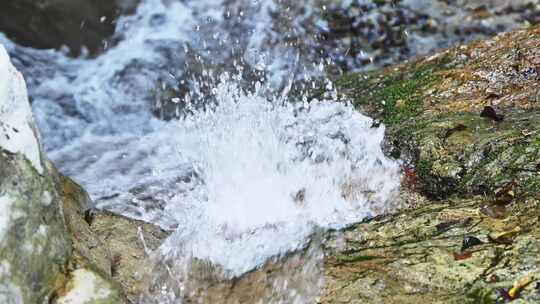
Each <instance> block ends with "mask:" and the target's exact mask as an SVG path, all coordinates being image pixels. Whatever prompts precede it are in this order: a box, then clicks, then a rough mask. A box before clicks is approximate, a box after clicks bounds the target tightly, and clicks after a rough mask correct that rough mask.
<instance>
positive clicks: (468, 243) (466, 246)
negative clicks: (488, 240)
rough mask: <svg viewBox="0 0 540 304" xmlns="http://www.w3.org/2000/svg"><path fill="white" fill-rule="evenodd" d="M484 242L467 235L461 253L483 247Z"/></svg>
mask: <svg viewBox="0 0 540 304" xmlns="http://www.w3.org/2000/svg"><path fill="white" fill-rule="evenodd" d="M483 243H484V242H482V241H481V240H480V239H479V238H477V237H474V236H472V235H467V236H465V237H464V238H463V244H462V245H461V251H465V250H467V249H469V248H471V247H473V246H477V245H481V244H483Z"/></svg>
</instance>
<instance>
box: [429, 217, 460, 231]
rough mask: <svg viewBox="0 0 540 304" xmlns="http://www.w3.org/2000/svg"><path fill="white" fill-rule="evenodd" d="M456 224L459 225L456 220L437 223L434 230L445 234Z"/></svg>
mask: <svg viewBox="0 0 540 304" xmlns="http://www.w3.org/2000/svg"><path fill="white" fill-rule="evenodd" d="M458 223H459V221H458V220H454V221H448V222H443V223H439V224H437V225H435V228H437V232H445V231H447V230H448V229H450V228H451V227H452V226H455V225H456V224H458Z"/></svg>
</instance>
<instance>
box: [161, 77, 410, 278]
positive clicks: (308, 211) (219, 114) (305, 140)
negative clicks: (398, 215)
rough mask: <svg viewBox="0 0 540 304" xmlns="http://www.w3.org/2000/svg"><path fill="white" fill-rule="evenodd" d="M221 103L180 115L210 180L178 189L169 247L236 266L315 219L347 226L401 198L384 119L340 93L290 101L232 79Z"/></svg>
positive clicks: (310, 226)
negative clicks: (340, 98) (385, 145)
mask: <svg viewBox="0 0 540 304" xmlns="http://www.w3.org/2000/svg"><path fill="white" fill-rule="evenodd" d="M214 92H215V94H216V97H217V100H218V101H219V103H218V105H217V106H216V107H215V108H212V109H210V110H206V111H201V112H198V113H197V114H195V115H194V116H192V117H188V118H187V119H185V120H182V121H180V122H179V123H178V124H177V126H176V128H175V130H174V131H175V134H176V135H175V137H176V138H175V146H176V150H177V151H179V153H178V157H179V159H181V160H183V161H184V162H187V163H190V164H193V165H194V170H195V172H196V173H197V176H199V177H200V178H201V180H202V181H203V183H201V185H200V186H199V187H196V188H195V190H194V191H190V192H187V194H186V195H180V196H173V197H171V198H170V200H169V205H168V206H167V208H166V213H167V214H169V215H172V216H173V217H174V218H175V220H176V221H177V223H178V229H177V230H176V232H175V233H174V234H173V236H172V237H171V238H170V239H169V240H168V241H167V242H166V244H165V245H164V246H162V250H163V251H164V252H166V253H167V254H176V255H180V256H186V255H189V254H192V255H193V256H194V257H196V258H199V259H205V260H209V261H211V262H213V263H215V264H218V265H221V266H222V267H223V268H224V269H225V270H227V271H229V272H231V274H233V275H238V274H241V273H243V272H245V271H248V270H251V269H253V268H255V267H256V266H257V265H260V264H261V263H263V262H264V261H265V260H266V259H267V258H269V257H272V256H276V255H279V254H283V253H286V252H289V251H291V250H295V249H298V248H300V247H301V246H303V245H304V244H305V242H306V241H307V240H308V237H309V235H310V234H311V233H313V232H314V229H316V228H326V229H328V228H340V227H344V226H346V225H349V224H352V223H354V222H357V221H359V220H361V219H363V218H365V217H367V216H372V215H374V214H376V213H380V212H381V211H382V210H383V209H386V208H391V207H394V204H395V203H396V191H397V189H398V186H399V167H398V163H397V162H395V161H391V160H389V159H387V158H386V157H385V156H384V155H383V153H382V150H381V142H382V139H383V136H384V128H372V127H371V126H372V120H371V119H370V118H367V117H365V116H363V115H361V114H359V113H357V112H356V111H355V110H354V109H353V108H352V107H350V106H348V105H346V104H342V103H337V102H333V101H316V100H315V101H312V102H311V103H309V104H292V103H289V102H287V100H282V99H276V100H270V101H269V100H267V99H265V98H263V97H261V96H259V95H258V94H257V92H254V93H245V92H242V91H241V90H240V89H239V88H238V87H236V86H235V85H232V84H230V83H229V82H227V81H226V80H225V81H223V82H222V83H221V84H220V85H219V86H218V87H217V88H216V90H215V91H214Z"/></svg>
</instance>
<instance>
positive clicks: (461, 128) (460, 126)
mask: <svg viewBox="0 0 540 304" xmlns="http://www.w3.org/2000/svg"><path fill="white" fill-rule="evenodd" d="M466 129H467V127H466V126H465V125H463V124H458V125H457V126H455V127H453V128H452V129H449V130H446V133H444V138H448V137H450V135H452V134H454V133H455V132H459V131H465V130H466Z"/></svg>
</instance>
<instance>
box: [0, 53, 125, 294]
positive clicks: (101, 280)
mask: <svg viewBox="0 0 540 304" xmlns="http://www.w3.org/2000/svg"><path fill="white" fill-rule="evenodd" d="M0 80H1V82H0V137H1V139H0V208H1V210H2V212H1V213H0V302H1V303H16V304H18V303H81V304H86V303H96V301H94V300H96V299H97V298H92V297H90V298H87V299H86V300H84V297H79V296H77V297H73V295H74V294H79V293H80V292H79V291H78V290H79V289H81V288H82V289H85V290H86V289H87V288H89V287H92V288H94V289H95V291H96V293H95V295H99V301H100V302H99V303H103V304H107V303H122V301H123V300H122V299H123V298H122V297H121V296H120V293H119V291H118V290H119V289H117V288H116V287H115V286H113V285H112V284H111V283H108V281H107V276H106V274H107V272H106V271H107V264H106V262H107V260H105V259H104V258H105V257H106V254H105V253H104V250H105V249H104V248H105V247H104V246H102V245H101V244H100V243H99V242H98V241H97V239H96V238H95V236H94V235H93V234H92V232H89V231H88V230H85V226H84V225H82V224H81V223H84V221H82V222H81V221H80V220H78V219H79V218H78V217H77V216H78V215H79V214H81V212H82V208H83V206H84V204H85V203H86V199H87V196H86V193H85V192H84V191H83V190H82V189H81V188H80V187H78V186H74V185H75V184H74V183H73V182H71V181H70V180H69V179H67V178H65V177H62V176H61V175H60V174H59V173H58V172H57V171H56V169H55V168H54V166H53V165H52V164H51V163H50V162H49V161H48V160H47V159H46V157H45V156H44V155H43V153H42V148H41V145H40V143H39V136H38V133H37V129H36V127H35V124H34V121H33V118H32V113H31V111H30V105H29V103H28V97H27V95H26V85H25V83H24V80H23V78H22V75H21V74H20V73H19V72H18V71H17V70H16V69H15V68H14V67H13V66H12V65H11V63H10V60H9V57H8V56H7V53H6V52H5V50H4V48H3V46H1V45H0ZM77 187H78V188H77ZM70 189H76V190H78V192H75V191H73V190H71V191H70ZM76 193H78V194H77V195H76ZM86 226H88V225H86ZM79 231H81V232H85V233H86V234H82V233H79ZM80 235H83V236H84V237H85V239H81V238H80V237H79V236H80ZM87 251H91V252H97V253H95V254H87ZM94 256H96V257H100V258H101V259H97V258H96V259H92V257H94ZM100 262H101V263H100ZM85 267H90V268H89V269H85ZM90 269H92V270H90ZM81 277H83V278H92V279H93V280H92V281H91V286H89V285H84V284H83V286H81ZM85 281H87V280H86V279H85ZM85 284H86V283H85ZM70 298H71V300H70ZM67 300H69V301H67Z"/></svg>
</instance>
